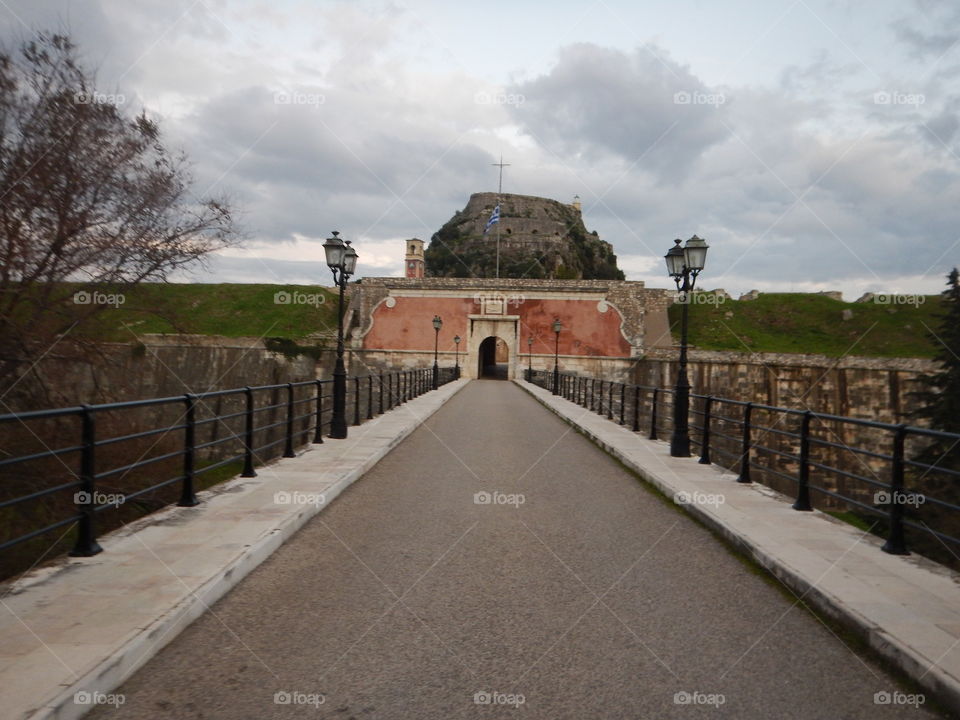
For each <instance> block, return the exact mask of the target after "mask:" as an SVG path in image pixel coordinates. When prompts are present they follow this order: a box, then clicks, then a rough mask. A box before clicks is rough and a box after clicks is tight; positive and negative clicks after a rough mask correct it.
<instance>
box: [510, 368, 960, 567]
mask: <svg viewBox="0 0 960 720" xmlns="http://www.w3.org/2000/svg"><path fill="white" fill-rule="evenodd" d="M528 380H530V381H531V382H533V383H534V384H536V385H538V386H540V387H542V388H544V389H545V390H552V388H553V373H552V371H537V370H535V371H533V374H532V377H530V376H529V373H528ZM559 394H560V395H562V396H563V397H564V398H566V399H567V400H571V401H573V402H575V403H577V404H578V405H581V406H583V407H584V408H585V409H587V410H591V411H593V412H596V413H598V414H600V415H603V416H605V417H606V418H608V419H610V420H613V421H615V422H617V423H619V424H620V425H625V426H629V427H630V428H631V429H632V430H633V431H634V432H638V433H643V434H645V435H646V437H648V438H650V439H654V440H656V439H667V438H669V433H670V432H671V431H672V416H673V412H672V409H673V394H674V393H673V390H672V389H670V388H658V387H651V386H643V385H634V384H629V383H621V382H611V381H608V380H603V379H599V378H592V377H585V376H579V375H572V374H568V373H562V374H561V376H560V382H559ZM690 398H691V408H690V415H691V422H690V430H691V445H692V446H694V447H695V448H698V449H699V452H698V454H699V462H700V463H703V464H711V463H713V464H718V465H721V466H723V467H725V468H726V469H728V470H731V471H733V472H735V473H736V475H737V478H736V479H737V482H741V483H747V482H754V481H756V482H761V483H763V484H765V485H769V486H771V487H773V488H775V489H777V490H779V491H781V492H783V493H785V494H787V495H788V496H792V497H794V498H795V501H794V503H793V508H794V509H796V510H800V511H805V510H811V509H813V507H814V506H815V505H816V507H817V508H818V509H823V510H826V511H828V512H829V511H835V512H836V511H848V512H850V513H853V515H854V516H857V517H859V518H861V519H864V520H865V521H866V524H867V525H869V526H870V528H871V529H872V531H874V532H877V531H878V530H879V531H880V532H879V533H878V534H883V535H885V537H886V543H885V544H884V546H883V549H884V550H885V551H887V552H890V553H893V554H905V553H907V534H908V533H909V534H910V546H911V548H912V549H914V550H916V551H917V552H920V553H922V554H925V555H929V556H932V557H935V558H936V559H938V560H942V561H944V562H947V563H949V564H955V560H956V555H955V554H954V552H955V548H954V547H952V546H957V545H960V470H958V469H957V468H960V462H958V458H960V435H958V434H953V433H946V432H940V431H937V430H930V429H927V428H921V427H914V426H910V425H905V424H893V423H885V422H877V421H872V420H864V419H860V418H852V417H843V416H839V415H832V414H829V413H821V412H814V411H812V410H808V409H801V408H785V407H773V406H770V405H764V404H761V403H754V402H747V401H741V400H731V399H728V398H719V397H714V396H711V395H699V394H695V393H692V394H691V395H690ZM931 446H936V447H939V448H942V449H943V452H942V453H940V454H939V455H936V457H933V458H931V457H925V455H924V451H925V450H927V451H929V449H930V448H931ZM927 455H929V452H928V453H927ZM921 458H923V459H921ZM836 514H838V515H840V516H843V514H844V513H843V512H837V513H836ZM845 519H849V518H845Z"/></svg>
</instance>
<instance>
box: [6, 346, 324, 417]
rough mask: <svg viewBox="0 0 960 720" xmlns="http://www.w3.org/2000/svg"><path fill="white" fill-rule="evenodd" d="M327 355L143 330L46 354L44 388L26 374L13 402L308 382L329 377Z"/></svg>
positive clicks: (23, 405) (54, 402)
mask: <svg viewBox="0 0 960 720" xmlns="http://www.w3.org/2000/svg"><path fill="white" fill-rule="evenodd" d="M333 354H334V353H333V351H332V350H331V351H329V352H326V353H324V356H323V357H322V358H321V362H319V363H315V362H314V360H313V359H312V358H305V357H298V358H295V359H288V358H286V357H284V356H283V355H279V354H277V353H272V352H270V351H268V350H267V349H266V348H265V347H264V345H263V342H262V341H261V340H260V339H257V338H225V337H217V336H203V335H143V336H141V337H140V343H103V344H101V345H99V346H98V347H97V348H96V349H95V350H93V351H90V352H88V353H86V357H87V361H86V362H79V361H76V360H74V359H71V360H58V359H55V358H50V357H47V358H45V359H44V360H43V361H41V362H40V363H39V364H38V368H37V370H38V373H39V375H40V376H41V377H42V378H43V385H44V386H45V388H46V390H45V391H43V392H42V391H41V390H40V389H39V388H38V386H37V383H36V381H35V379H33V378H31V377H30V376H28V377H26V378H25V379H24V381H23V383H22V386H23V387H21V388H20V389H21V390H23V391H24V392H22V393H19V394H18V401H17V405H18V406H19V409H21V410H24V409H36V408H37V407H38V403H42V405H43V406H44V407H65V406H70V405H80V404H83V403H88V404H93V403H108V402H121V401H126V400H142V399H147V398H157V397H169V396H173V395H183V394H184V393H188V392H190V393H201V392H206V391H209V390H224V389H227V388H236V387H244V386H246V385H273V384H277V383H286V382H296V381H300V380H311V379H314V378H316V377H329V371H330V370H332V363H333ZM328 368H329V370H328ZM15 394H16V393H15ZM38 398H42V400H39V399H38Z"/></svg>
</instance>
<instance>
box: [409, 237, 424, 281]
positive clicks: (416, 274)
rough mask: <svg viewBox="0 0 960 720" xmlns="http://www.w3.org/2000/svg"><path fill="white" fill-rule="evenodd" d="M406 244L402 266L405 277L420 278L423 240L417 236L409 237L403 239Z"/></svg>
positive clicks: (421, 275) (421, 273)
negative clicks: (404, 269) (404, 270)
mask: <svg viewBox="0 0 960 720" xmlns="http://www.w3.org/2000/svg"><path fill="white" fill-rule="evenodd" d="M405 243H406V246H407V254H406V257H405V259H404V267H405V268H406V277H408V278H414V279H416V278H422V277H423V240H420V239H419V238H410V239H409V240H406V241H405Z"/></svg>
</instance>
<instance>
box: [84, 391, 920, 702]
mask: <svg viewBox="0 0 960 720" xmlns="http://www.w3.org/2000/svg"><path fill="white" fill-rule="evenodd" d="M115 693H117V694H120V695H122V698H123V704H122V705H120V706H119V707H115V706H107V705H101V706H99V707H97V708H96V709H95V710H94V712H93V713H92V714H91V717H95V718H108V717H123V718H150V719H151V720H152V719H155V718H156V719H163V718H210V719H212V718H217V719H219V718H224V719H227V718H229V719H231V720H233V719H239V718H257V719H258V720H260V719H263V718H288V717H289V718H301V717H310V718H342V719H344V720H346V719H347V718H358V719H360V718H418V719H420V718H423V719H427V718H437V719H438V720H447V719H449V718H480V717H484V718H487V717H507V718H509V717H520V716H523V717H527V718H550V719H557V718H687V717H701V716H709V717H717V718H758V719H759V718H830V719H831V720H833V719H836V718H851V719H852V718H884V717H891V718H893V717H911V718H926V717H934V715H932V714H931V713H930V712H929V708H927V707H919V708H917V707H914V706H912V705H910V704H909V701H910V697H911V696H910V693H909V690H908V689H906V688H903V687H901V686H899V685H898V684H897V682H896V681H895V680H894V679H893V678H891V677H890V676H889V675H887V674H886V673H885V672H883V671H882V670H881V669H879V668H878V667H877V666H876V665H874V664H873V663H872V662H871V661H870V660H869V659H865V658H863V657H860V656H858V655H857V654H855V653H854V652H853V651H852V650H850V649H849V648H848V647H847V645H846V644H845V641H844V640H843V639H841V638H839V637H837V636H836V635H835V634H834V633H833V632H832V631H831V630H830V629H829V628H827V627H826V626H825V625H824V624H822V623H821V622H819V621H818V620H817V619H816V618H815V617H814V616H812V615H811V614H809V613H807V612H806V611H805V610H803V608H802V607H801V606H799V605H798V603H797V602H796V599H795V598H792V597H791V596H789V595H788V594H786V593H785V592H783V591H782V590H780V589H778V588H777V587H776V585H775V582H773V581H771V580H768V579H767V578H766V577H765V576H763V575H762V574H760V573H758V572H757V571H755V570H754V569H752V568H751V567H750V566H748V565H747V564H745V563H744V562H742V561H741V560H739V559H738V558H737V557H735V556H734V555H733V554H731V552H730V551H729V550H727V549H726V548H725V547H724V545H722V544H721V543H720V542H718V541H717V540H716V538H715V537H714V536H713V535H712V534H711V533H710V532H708V531H707V530H705V529H704V528H702V527H701V526H699V525H698V524H697V523H695V522H694V521H692V520H691V519H689V518H688V517H687V516H686V515H685V514H683V513H682V512H681V511H680V510H679V509H678V508H677V507H676V506H674V505H673V504H672V503H670V502H668V501H664V500H663V499H661V498H660V497H659V496H657V495H656V494H654V493H653V492H651V491H650V490H648V489H647V488H646V487H645V486H643V485H642V484H641V483H640V482H639V481H638V480H637V479H636V477H634V476H633V475H632V474H630V473H629V472H627V471H626V470H625V469H624V468H623V467H622V466H620V465H619V464H618V463H616V462H615V461H614V460H612V459H611V458H610V457H609V456H608V455H607V454H605V453H604V452H602V451H601V450H599V449H598V448H597V447H596V446H595V445H593V444H592V443H591V442H590V441H588V440H587V439H585V438H583V437H582V436H580V435H578V434H577V433H576V432H574V431H573V430H572V429H571V428H570V426H569V425H567V424H566V423H564V422H563V421H562V420H561V419H559V418H558V417H556V416H555V415H553V414H552V413H551V412H549V411H548V410H546V409H545V408H543V407H542V406H541V405H540V404H539V403H537V402H536V401H535V400H534V399H533V398H531V397H529V396H528V395H527V394H526V393H525V392H524V391H523V390H521V389H520V388H518V387H516V386H515V385H514V384H512V383H507V382H501V381H496V380H481V381H475V382H472V383H470V384H469V385H468V386H467V387H465V388H464V389H463V390H461V391H460V392H459V393H458V394H457V395H456V396H454V397H453V398H452V399H451V400H450V401H449V402H448V403H447V404H446V405H445V406H443V407H442V408H441V409H440V410H439V411H437V412H436V413H435V414H434V415H433V416H432V417H430V419H429V420H427V421H426V422H425V423H424V425H422V426H421V427H420V428H419V429H417V430H416V431H415V432H413V433H412V434H411V435H410V436H409V437H408V438H407V439H406V440H404V441H403V442H402V443H401V444H400V445H398V446H397V447H396V448H395V449H394V450H392V451H391V452H390V453H389V454H388V455H387V456H386V457H385V458H384V459H383V460H381V461H380V462H379V463H378V464H377V465H376V466H375V467H374V468H373V469H372V470H371V471H370V472H368V473H367V474H366V475H365V476H364V477H363V478H362V479H361V480H359V481H358V482H357V483H355V484H354V485H352V486H351V487H350V488H349V489H347V490H345V491H344V492H343V493H342V494H341V495H340V497H338V498H337V500H336V501H335V502H334V503H333V504H332V505H331V506H330V507H328V508H326V509H325V510H323V511H322V512H321V513H320V514H319V515H318V516H316V517H315V518H314V519H313V520H311V521H309V522H308V524H307V525H306V526H305V527H304V528H303V529H302V530H300V531H299V532H298V533H297V534H296V535H295V536H294V537H293V538H291V539H290V540H289V541H288V542H287V543H286V544H285V545H284V546H283V547H281V548H280V549H279V550H277V551H276V552H275V553H274V554H273V555H272V556H271V557H270V558H269V559H268V560H267V561H265V562H264V563H263V564H262V565H260V566H259V567H258V568H257V569H256V570H254V571H253V572H252V573H251V574H250V575H249V576H248V577H247V578H246V579H245V580H243V581H242V582H241V583H240V584H239V585H238V586H237V587H236V588H234V589H233V590H232V591H231V592H230V593H229V594H228V595H227V596H226V597H224V598H223V599H222V600H220V601H219V602H218V603H217V604H216V605H214V606H213V608H212V610H211V611H210V612H207V613H206V614H205V615H203V616H202V617H201V618H200V619H199V620H197V621H196V622H195V623H194V624H193V625H191V626H190V627H189V628H188V629H187V630H186V631H184V632H183V633H182V634H181V635H180V636H179V637H178V638H177V639H176V640H174V641H173V642H172V643H171V644H170V645H169V646H167V647H166V648H165V649H164V650H162V651H161V652H160V653H159V654H158V655H157V656H156V657H155V658H154V659H153V660H151V661H150V662H149V663H147V664H146V665H145V666H144V667H143V668H141V669H140V670H139V671H138V672H137V673H136V674H135V675H134V676H133V677H132V678H131V679H130V680H128V681H127V682H126V683H125V684H124V685H123V686H121V687H120V688H118V689H117V690H116V691H115ZM878 694H879V695H878ZM878 699H879V703H878V702H877V700H878ZM891 699H892V701H891ZM885 701H890V702H885Z"/></svg>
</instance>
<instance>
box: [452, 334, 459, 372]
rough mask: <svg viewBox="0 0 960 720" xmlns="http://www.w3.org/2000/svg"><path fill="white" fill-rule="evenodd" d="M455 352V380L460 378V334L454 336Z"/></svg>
mask: <svg viewBox="0 0 960 720" xmlns="http://www.w3.org/2000/svg"><path fill="white" fill-rule="evenodd" d="M453 342H454V345H453V352H454V356H453V357H454V361H453V363H454V365H453V377H454V379H455V380H459V379H460V336H459V335H454V336H453Z"/></svg>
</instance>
